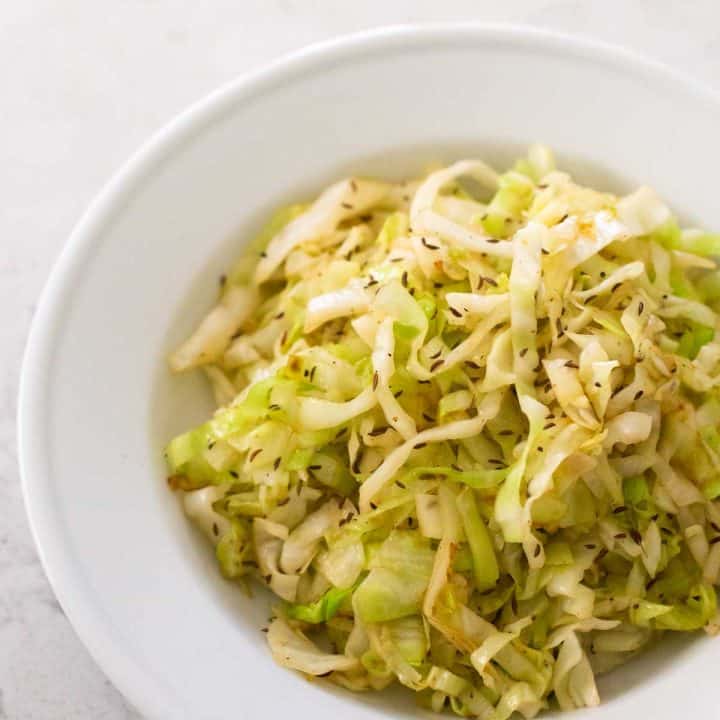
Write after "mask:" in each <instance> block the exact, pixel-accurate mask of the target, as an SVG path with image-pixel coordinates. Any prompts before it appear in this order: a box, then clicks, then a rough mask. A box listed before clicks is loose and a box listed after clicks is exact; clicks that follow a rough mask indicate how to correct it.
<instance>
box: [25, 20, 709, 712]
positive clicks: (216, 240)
mask: <svg viewBox="0 0 720 720" xmlns="http://www.w3.org/2000/svg"><path fill="white" fill-rule="evenodd" d="M719 121H720V108H719V106H718V104H717V102H715V101H714V100H713V99H712V98H710V97H709V96H707V95H706V94H704V93H703V92H701V91H699V90H697V89H696V88H694V87H693V86H692V85H690V84H688V83H686V82H683V81H681V80H679V79H677V78H675V77H674V76H673V75H671V74H668V73H666V72H665V71H662V70H659V69H658V68H656V67H655V66H653V65H649V64H645V63H643V62H641V61H638V60H636V59H634V58H632V57H629V56H625V55H624V54H623V53H616V52H614V51H610V50H606V49H602V48H596V47H589V46H585V45H582V44H579V43H575V42H573V41H569V40H566V39H559V38H556V37H554V36H548V35H544V34H537V33H529V32H525V31H511V30H497V29H495V30H487V29H486V30H483V29H477V28H474V29H473V28H468V29H445V30H425V31H416V32H408V31H406V32H396V33H389V34H380V35H377V36H375V37H373V38H360V39H356V40H354V41H350V42H346V43H343V44H340V45H336V46H333V47H331V48H326V49H324V50H322V51H315V52H311V53H309V54H306V55H304V56H302V57H301V58H299V59H295V60H294V61H291V62H289V63H285V64H282V65H280V66H278V67H276V68H275V69H273V70H271V71H270V72H269V73H266V74H263V75H261V76H258V77H256V78H255V79H253V80H251V81H249V82H245V83H240V84H238V85H236V86H234V87H231V88H229V89H226V90H225V91H223V92H221V93H219V94H217V95H215V96H214V97H213V98H211V99H210V100H209V101H208V102H206V103H205V104H204V105H202V106H200V107H198V108H196V109H194V110H192V111H190V112H189V113H188V114H186V115H185V116H183V118H181V119H180V120H179V121H177V122H176V123H174V124H173V125H172V126H171V127H170V128H169V129H168V130H166V131H165V132H164V133H163V134H161V135H160V137H159V138H157V139H156V140H155V141H154V142H153V143H152V144H151V145H150V146H149V147H148V148H147V149H146V150H145V151H144V152H143V153H141V155H140V156H139V157H138V158H136V160H134V161H133V162H132V163H131V165H130V166H129V167H128V168H127V169H126V170H125V171H124V172H123V173H122V174H121V175H120V176H119V177H118V179H117V180H116V181H115V182H114V183H113V184H112V185H111V186H110V188H109V189H108V190H107V191H106V192H105V193H104V195H103V196H102V197H101V199H100V200H99V201H98V202H97V203H96V204H95V205H94V207H93V209H92V210H91V211H90V213H89V215H88V216H87V217H86V219H85V220H84V221H83V223H82V224H81V226H80V227H79V228H78V230H77V232H76V234H75V236H74V237H73V239H72V241H71V243H70V245H69V247H68V250H67V251H66V253H65V254H64V256H63V258H62V260H61V263H60V265H59V267H58V269H57V271H56V272H55V273H54V275H53V278H52V280H51V282H50V284H49V286H48V290H47V291H46V294H45V297H44V300H43V303H42V306H41V308H40V311H39V313H38V318H37V321H36V324H35V327H34V330H33V334H32V338H31V341H30V345H29V348H28V356H27V364H26V369H25V374H24V380H23V392H22V403H21V404H22V415H21V456H22V462H23V474H24V482H25V490H26V497H27V501H28V510H29V513H30V517H31V521H32V524H33V530H34V532H35V534H36V538H37V540H38V543H39V546H40V549H41V554H42V557H43V561H44V563H45V566H46V569H47V572H48V575H49V577H50V579H51V581H52V583H53V585H54V587H55V589H56V592H57V594H58V597H59V599H60V601H61V603H62V604H63V606H64V608H65V610H66V612H67V613H68V615H69V617H70V619H71V620H72V621H73V623H74V625H75V627H76V628H77V630H78V632H79V633H80V635H81V637H82V638H83V640H84V641H85V642H86V644H87V645H88V647H89V648H90V649H91V651H92V652H93V654H94V655H95V657H96V658H97V659H98V660H99V662H100V663H101V665H102V666H103V668H104V669H105V670H106V672H107V673H108V674H109V675H110V677H111V679H112V680H113V681H114V682H115V683H116V684H118V686H119V687H120V689H121V690H123V691H124V692H125V693H126V694H127V695H128V697H129V698H130V699H131V700H132V701H133V702H134V703H136V704H137V705H138V707H139V708H140V709H141V710H142V711H144V712H145V713H146V714H148V715H149V716H152V717H163V718H167V717H188V718H200V717H202V718H225V717H227V715H228V712H229V710H228V709H229V708H232V709H233V710H234V711H235V712H237V713H238V714H239V715H240V716H241V717H248V718H253V717H258V716H259V715H260V713H264V714H266V715H267V714H269V715H270V716H272V717H280V716H281V713H288V714H289V713H293V717H300V718H303V717H305V716H306V715H307V717H308V718H309V717H312V718H313V720H326V718H327V719H329V718H331V717H332V718H334V717H337V716H338V714H340V713H343V712H348V711H349V710H350V709H351V708H352V713H353V717H356V718H379V717H383V716H385V714H386V713H387V711H388V710H390V711H391V713H392V714H394V715H395V716H398V717H404V716H406V717H414V716H417V711H416V710H415V709H414V707H413V702H412V698H409V697H408V696H405V695H402V694H400V695H399V694H398V693H389V694H383V695H381V696H379V697H375V696H373V697H370V696H360V697H358V696H354V695H351V694H349V693H345V692H339V691H335V690H331V689H328V688H327V687H326V686H325V685H324V684H322V683H313V684H312V686H310V685H309V684H308V683H307V682H306V681H305V680H302V679H300V678H299V677H297V676H295V675H294V674H292V673H290V672H288V671H285V670H282V669H279V668H276V667H275V666H274V664H273V663H272V661H271V659H270V657H269V652H268V651H267V649H266V647H265V640H264V636H263V635H262V633H261V632H260V631H259V629H260V628H261V627H262V626H263V624H264V623H265V622H266V620H267V602H268V601H267V598H264V597H256V598H247V597H246V596H245V595H243V593H242V592H240V591H238V589H237V588H236V587H234V586H231V585H229V584H228V583H225V582H223V581H222V580H221V579H220V578H219V576H218V574H217V571H216V567H215V563H214V560H213V558H212V553H211V552H210V550H209V549H208V548H207V547H206V546H205V544H204V542H203V541H202V539H201V538H199V537H198V536H197V535H196V533H195V531H194V530H193V529H192V528H191V527H190V525H189V523H188V522H187V521H186V520H185V518H184V517H183V516H182V513H181V511H180V509H179V507H178V505H177V504H176V502H175V501H174V499H173V497H172V496H171V494H170V493H169V492H168V491H167V489H166V486H165V482H164V477H165V472H164V466H163V460H162V448H163V446H164V444H165V443H166V442H167V440H168V439H169V438H170V437H172V435H174V434H175V433H177V432H180V431H181V430H183V429H186V428H187V427H189V426H192V425H194V424H196V423H198V422H200V421H201V420H202V419H204V417H206V415H207V413H208V411H209V410H210V408H211V405H210V401H209V400H210V399H209V393H208V390H207V388H206V386H205V384H204V381H203V379H202V377H200V376H199V374H198V375H189V376H183V377H178V378H174V377H170V375H169V374H168V373H167V372H166V369H165V357H166V355H167V353H168V351H169V350H170V349H171V348H172V347H174V346H175V345H176V344H177V343H178V342H179V341H180V340H181V339H182V338H183V337H184V336H185V335H186V334H187V332H188V331H189V330H190V329H191V328H192V327H193V326H194V324H195V323H196V321H197V320H198V319H199V318H200V317H202V316H203V314H204V313H205V312H206V310H207V308H208V307H209V306H210V305H211V303H212V302H213V299H214V297H215V295H216V291H217V279H218V278H219V276H220V274H221V273H222V272H223V271H224V270H225V269H226V267H227V266H228V264H230V263H231V262H232V260H233V259H234V258H236V257H237V256H238V254H239V253H240V252H241V250H242V246H243V243H244V242H245V240H246V239H248V238H250V237H252V234H253V231H254V230H255V229H257V227H258V226H259V224H260V222H261V221H262V218H263V216H265V215H266V214H267V213H268V212H269V211H271V210H272V208H273V207H275V206H277V205H280V204H283V203H285V202H288V201H290V200H296V199H298V198H307V197H311V196H312V195H313V193H315V192H316V191H317V190H318V189H319V188H321V187H322V186H323V185H324V184H326V183H328V182H330V181H332V180H333V179H335V178H337V177H338V176H342V175H343V174H346V173H349V172H353V173H356V174H364V175H374V176H381V177H392V178H399V177H404V176H412V175H413V174H415V173H418V172H420V171H422V169H423V168H425V167H427V166H428V165H429V164H430V163H431V162H435V161H444V162H447V161H450V160H453V159H457V158H459V157H469V156H479V157H481V158H483V159H486V160H489V161H490V162H491V163H494V164H495V165H496V166H497V167H500V168H502V167H504V166H506V165H507V164H508V163H509V162H510V161H511V160H512V159H513V158H514V157H515V156H517V155H519V154H521V153H522V152H523V151H524V148H525V147H526V145H527V144H528V143H530V142H533V141H542V142H545V143H547V144H549V145H551V146H552V147H553V148H555V149H556V150H557V154H558V160H559V163H560V164H561V166H564V167H567V168H569V169H570V170H572V171H573V172H574V173H575V174H576V176H577V177H578V178H580V179H581V180H583V181H586V182H589V183H593V184H595V185H598V186H600V187H605V188H607V189H612V190H616V191H623V190H625V189H627V188H628V187H631V186H633V185H636V184H638V183H643V182H645V183H648V184H652V185H653V186H654V187H655V188H656V189H657V190H658V191H659V192H660V193H661V194H662V195H664V196H665V197H666V198H667V199H668V200H669V202H670V203H671V205H673V206H674V208H675V209H676V210H677V211H678V212H679V213H680V214H681V215H682V216H683V217H684V218H686V219H690V220H693V221H698V222H701V223H702V224H704V225H707V226H710V227H713V226H714V227H718V226H720V211H719V210H718V206H717V201H716V192H715V189H714V168H716V167H717V166H718V163H719V161H720V146H719V145H718V143H717V142H715V132H716V128H717V126H718V122H719ZM718 657H720V645H714V644H713V643H712V642H707V641H698V642H687V641H679V642H678V641H673V642H672V643H671V644H666V645H664V646H663V647H662V648H661V649H659V650H655V651H653V652H650V653H648V654H647V655H646V656H645V657H643V658H641V659H638V660H636V661H635V662H633V663H632V664H631V665H630V666H629V668H628V669H627V670H623V671H620V672H618V673H614V674H612V675H610V676H609V677H608V678H606V679H605V680H603V681H602V682H601V691H602V693H603V696H604V700H605V705H604V706H603V708H602V710H601V711H598V712H596V713H595V716H596V717H597V718H598V719H599V720H600V718H602V720H620V718H626V717H631V716H633V713H638V714H639V713H640V711H641V710H643V709H646V708H647V707H652V708H653V712H654V713H655V715H654V717H655V718H657V719H658V720H663V719H665V718H667V719H669V718H671V717H675V715H676V714H677V712H678V711H679V710H680V709H681V708H682V709H683V710H684V712H692V711H693V710H694V711H697V712H700V713H702V712H703V710H705V713H706V716H707V713H708V712H710V709H709V708H710V705H709V704H708V702H709V701H708V700H706V699H705V698H704V696H703V694H701V693H697V692H696V693H691V692H687V690H688V689H690V688H691V687H692V686H693V685H695V684H698V683H701V682H703V680H705V681H709V679H710V668H711V667H712V660H713V659H715V660H716V661H717V659H718ZM690 678H692V679H690ZM683 690H685V691H686V692H683ZM713 707H714V706H713ZM298 708H307V709H306V710H304V709H303V710H301V711H300V712H299V713H298Z"/></svg>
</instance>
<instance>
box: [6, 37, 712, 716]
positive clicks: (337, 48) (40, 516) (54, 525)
mask: <svg viewBox="0 0 720 720" xmlns="http://www.w3.org/2000/svg"><path fill="white" fill-rule="evenodd" d="M458 41H465V42H474V43H502V44H504V45H506V46H515V47H525V48H533V49H535V50H539V51H542V52H556V53H562V54H565V55H570V56H573V55H576V56H577V55H581V56H583V57H592V59H593V60H595V61H596V62H600V63H604V64H606V65H609V66H615V67H625V68H627V67H631V68H632V70H633V72H635V73H638V74H640V75H644V76H646V77H662V78H663V79H664V80H665V81H668V82H671V83H676V84H680V85H682V86H684V88H685V89H686V90H689V91H691V92H692V93H694V94H695V95H696V96H699V97H700V98H701V99H703V100H704V101H706V102H708V101H709V102H711V103H715V104H717V105H719V106H720V94H719V93H717V92H715V91H714V90H713V89H712V88H711V87H710V86H708V85H705V84H704V83H701V82H699V81H698V80H696V79H694V78H692V77H689V76H687V75H685V74H684V73H681V72H679V71H677V70H674V69H672V68H670V67H668V66H667V65H665V64H663V63H661V62H658V61H657V60H653V59H649V58H647V57H645V56H643V55H641V54H639V53H637V52H635V51H634V50H628V49H625V48H622V47H618V46H615V45H612V44H609V43H605V42H602V41H598V40H595V39H592V38H587V37H578V36H571V35H568V34H565V33H561V32H556V31H552V30H547V29H539V28H535V27H531V26H527V25H517V24H504V23H502V24H498V23H429V24H421V25H394V26H385V27H379V28H373V29H370V30H365V31H362V32H358V33H353V34H349V35H341V36H339V37H336V38H333V39H330V40H326V41H322V42H318V43H314V44H311V45H309V46H306V47H303V48H301V49H299V50H297V51H294V52H292V53H289V54H286V55H284V56H282V57H281V58H280V59H278V60H275V61H272V62H270V63H269V64H266V65H265V66H263V67H261V68H260V69H258V70H254V71H252V72H249V73H246V74H242V75H240V76H239V77H237V78H236V79H234V80H231V81H230V82H228V83H226V84H224V85H222V86H220V87H219V88H218V89H216V90H214V91H213V92H211V93H210V94H208V95H206V96H205V97H204V98H202V99H200V100H199V101H197V102H195V103H194V104H192V105H190V106H189V107H188V108H187V109H185V110H184V111H182V112H181V113H179V114H178V115H177V116H176V117H175V118H174V119H172V120H170V122H168V123H167V124H166V125H164V126H163V127H162V128H160V129H159V130H158V131H156V132H155V133H154V134H153V135H152V136H151V137H150V139H149V140H147V141H146V142H145V143H144V144H143V145H142V146H141V147H140V149H139V150H137V151H136V152H135V153H134V154H133V155H132V156H131V157H130V159H129V160H128V161H127V162H126V163H125V164H124V165H122V166H121V167H120V168H119V169H118V170H117V171H116V172H115V173H114V174H113V176H112V177H111V179H110V180H109V181H108V182H107V183H106V185H105V186H104V187H103V189H102V190H101V191H100V193H99V194H98V195H97V196H96V197H95V199H94V200H93V201H92V202H91V203H90V205H89V207H88V208H87V210H86V211H85V213H84V214H83V215H82V217H81V219H80V220H79V221H78V223H77V225H76V226H75V228H74V229H73V231H72V232H71V234H70V236H69V239H68V240H67V242H66V243H65V245H64V247H63V248H62V250H61V252H60V254H59V256H58V258H57V260H56V261H55V264H54V266H53V268H52V271H51V273H50V275H49V278H48V280H47V282H46V284H45V287H44V289H43V291H42V293H41V295H40V300H39V303H38V307H37V311H36V314H35V317H34V318H33V321H32V325H31V329H30V333H29V336H28V340H27V344H26V348H25V353H24V358H23V362H22V370H21V376H20V387H19V396H18V416H17V429H18V459H19V466H20V476H21V485H22V492H23V498H24V503H25V509H26V513H27V516H28V520H29V524H30V529H31V533H32V536H33V540H34V542H35V546H36V548H37V550H38V554H39V557H40V561H41V563H42V566H43V569H44V571H45V574H46V576H47V578H48V580H49V582H50V585H51V587H52V589H53V591H54V593H55V595H56V597H57V599H58V601H59V603H60V605H61V607H62V609H63V611H64V612H65V614H66V616H67V617H68V619H69V621H70V623H71V625H72V627H73V628H74V630H75V632H76V633H77V635H78V636H79V638H80V640H81V641H82V643H83V644H84V645H85V647H86V648H87V649H88V651H89V652H90V655H91V656H92V657H93V659H94V660H95V662H96V663H97V664H98V665H99V666H100V668H101V669H102V670H103V672H104V673H105V674H106V675H107V677H108V678H109V679H110V680H111V681H112V683H113V684H114V685H115V686H116V687H117V688H118V689H119V690H120V692H121V693H122V694H123V695H124V696H125V697H126V698H127V699H128V700H129V701H130V702H131V703H132V704H133V705H134V706H135V708H137V709H138V710H139V711H141V712H143V713H144V714H146V715H147V716H149V717H166V716H167V712H168V709H169V708H168V704H167V702H166V700H167V698H163V697H161V694H160V693H159V692H158V688H157V686H156V685H155V683H154V680H153V679H152V678H151V677H148V676H147V675H146V674H145V673H143V672H142V669H141V667H140V665H139V664H138V663H137V662H136V659H134V658H133V657H132V656H131V655H130V654H129V653H128V652H127V650H126V649H125V648H121V647H120V646H116V645H115V644H114V643H113V641H112V639H111V638H112V636H111V633H110V620H109V618H107V617H105V616H104V615H103V613H102V611H101V609H100V608H98V607H97V606H96V605H94V604H93V602H92V599H93V596H92V595H91V594H90V593H87V592H85V591H83V590H81V586H80V584H79V583H77V582H76V581H77V579H78V570H77V568H74V567H73V560H72V557H71V556H70V555H69V554H67V553H66V552H65V550H64V549H63V546H62V543H61V542H58V540H59V539H60V538H61V537H62V532H61V525H62V521H61V519H60V518H59V517H58V516H57V515H56V513H55V512H54V509H53V506H52V503H51V502H50V500H49V498H50V497H51V495H50V494H49V493H48V492H47V488H48V485H49V481H48V476H49V473H48V469H49V468H48V458H47V453H46V448H47V442H46V441H47V427H46V421H45V413H44V403H45V399H46V398H47V396H48V379H49V369H50V364H51V362H52V353H53V348H54V346H55V338H56V337H57V335H58V333H59V332H60V330H61V327H62V320H63V315H64V313H65V312H66V310H67V305H68V302H67V301H68V299H69V297H70V296H71V294H72V290H73V287H74V285H75V283H76V282H78V281H79V278H80V272H81V270H82V268H83V266H84V264H85V263H86V262H87V260H88V259H89V258H90V256H91V254H92V253H93V250H94V248H95V247H96V245H97V243H98V241H99V240H100V239H101V237H102V231H103V229H104V228H105V227H106V226H107V225H108V224H109V223H110V222H112V219H113V217H114V216H115V215H116V214H117V213H120V212H122V208H123V206H124V205H125V203H126V202H127V201H128V200H129V199H130V198H131V196H132V193H133V192H134V190H135V187H136V186H137V185H138V184H139V183H141V182H142V181H143V179H144V178H146V177H148V176H149V175H151V174H152V173H153V171H154V169H155V168H157V167H158V166H159V165H161V164H162V163H163V161H164V159H166V158H168V157H170V156H171V155H172V154H173V153H174V152H175V151H177V150H178V149H179V148H181V147H182V146H183V145H184V144H185V143H187V142H189V141H191V140H192V139H193V137H195V136H196V135H198V134H200V133H202V132H203V131H204V129H205V128H206V127H207V126H208V125H210V124H211V123H213V122H214V121H215V120H217V119H219V118H220V117H222V115H223V114H224V113H225V112H226V111H227V110H228V109H229V108H230V107H232V106H234V105H235V104H237V103H242V102H247V101H249V100H251V99H253V98H259V97H261V96H262V95H263V94H264V93H267V92H269V91H271V90H272V89H273V88H274V87H276V86H278V85H279V84H282V83H287V82H290V81H292V80H293V79H294V78H295V77H297V76H298V75H301V74H305V73H312V72H316V71H318V70H319V69H321V68H322V67H323V66H325V65H326V64H328V63H333V62H334V61H338V60H349V59H352V58H353V57H360V56H365V57H367V56H372V55H377V54H382V53H384V52H387V51H391V50H393V49H398V48H402V47H418V46H426V47H432V46H443V45H447V44H448V43H457V42H458Z"/></svg>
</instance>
